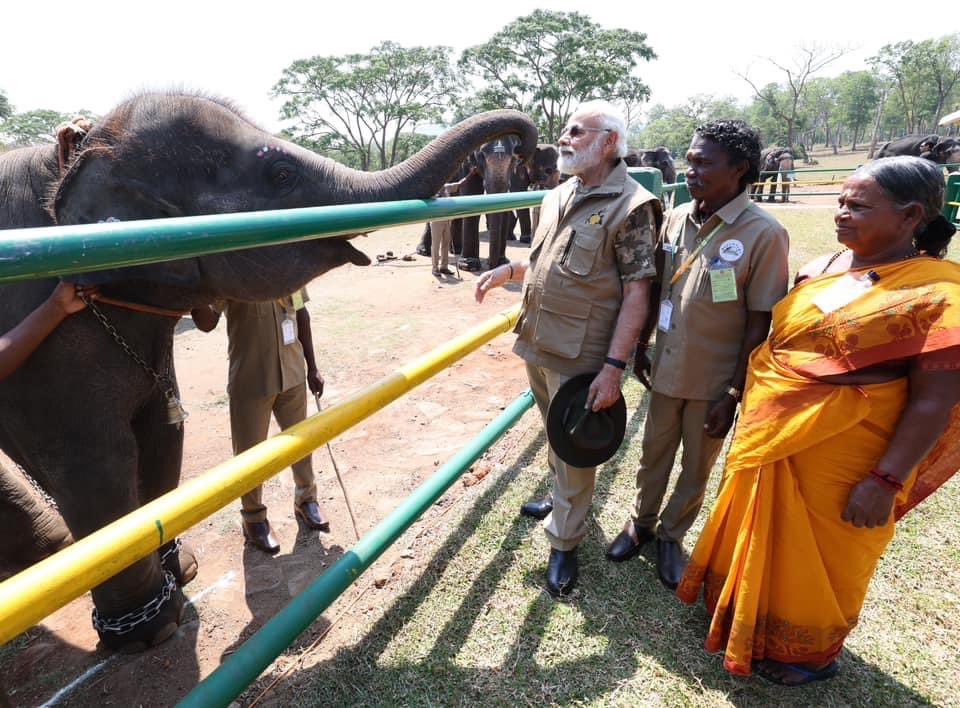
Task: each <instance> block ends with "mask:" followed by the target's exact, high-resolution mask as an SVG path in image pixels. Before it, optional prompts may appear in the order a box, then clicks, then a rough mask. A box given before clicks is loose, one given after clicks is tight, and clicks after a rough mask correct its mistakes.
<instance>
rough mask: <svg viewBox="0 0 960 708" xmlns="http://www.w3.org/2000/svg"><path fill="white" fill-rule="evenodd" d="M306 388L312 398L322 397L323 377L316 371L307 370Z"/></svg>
mask: <svg viewBox="0 0 960 708" xmlns="http://www.w3.org/2000/svg"><path fill="white" fill-rule="evenodd" d="M307 388H309V389H310V393H312V394H313V395H314V396H317V397H320V396H322V395H323V377H322V376H321V375H320V372H319V371H317V370H316V369H307Z"/></svg>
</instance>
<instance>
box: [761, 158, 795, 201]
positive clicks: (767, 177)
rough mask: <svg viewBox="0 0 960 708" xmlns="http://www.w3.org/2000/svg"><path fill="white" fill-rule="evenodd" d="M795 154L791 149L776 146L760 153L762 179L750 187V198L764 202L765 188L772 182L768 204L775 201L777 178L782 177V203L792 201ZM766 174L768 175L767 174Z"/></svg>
mask: <svg viewBox="0 0 960 708" xmlns="http://www.w3.org/2000/svg"><path fill="white" fill-rule="evenodd" d="M793 169H794V164H793V152H792V151H791V150H790V148H785V147H778V146H776V145H774V146H772V147H768V148H766V149H765V150H763V152H761V153H760V178H759V179H758V180H757V183H756V184H754V185H752V186H751V187H750V196H751V197H753V198H754V199H755V200H756V201H758V202H762V201H763V188H764V186H765V185H766V183H767V182H768V181H770V196H769V197H767V201H768V202H772V201H774V194H775V192H776V191H777V176H778V175H779V177H780V188H781V191H782V194H781V197H780V201H781V202H787V201H789V200H790V183H791V182H792V181H793ZM765 173H766V174H765Z"/></svg>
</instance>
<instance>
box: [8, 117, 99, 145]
mask: <svg viewBox="0 0 960 708" xmlns="http://www.w3.org/2000/svg"><path fill="white" fill-rule="evenodd" d="M84 114H85V113H84ZM74 115H75V114H73V113H58V112H57V111H50V110H45V109H38V110H35V111H26V112H24V113H14V114H12V115H10V116H9V117H8V118H7V119H6V120H4V121H3V122H2V123H0V135H2V136H3V137H4V138H5V140H4V142H7V143H8V144H10V145H12V146H14V147H24V146H27V145H43V144H44V143H52V142H53V141H54V140H55V138H54V130H55V129H56V127H57V126H58V125H60V124H61V123H63V122H65V121H69V120H70V119H71V118H73V116H74ZM85 115H86V114H85Z"/></svg>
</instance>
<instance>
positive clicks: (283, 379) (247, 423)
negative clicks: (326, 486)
mask: <svg viewBox="0 0 960 708" xmlns="http://www.w3.org/2000/svg"><path fill="white" fill-rule="evenodd" d="M308 300H309V297H308V296H307V291H306V289H302V290H300V291H299V292H297V293H294V294H293V295H290V296H287V297H284V298H280V299H278V300H272V301H270V302H260V303H249V302H237V301H233V300H228V301H226V302H225V303H224V304H219V303H218V305H217V306H214V307H204V308H198V309H195V310H193V312H192V313H191V314H192V315H193V320H194V322H195V323H196V325H197V327H198V329H200V330H202V331H204V332H209V331H210V330H212V329H213V328H214V327H216V326H217V322H218V321H219V319H220V312H221V311H222V312H223V313H224V314H225V315H226V317H227V339H228V351H229V359H230V374H229V379H228V383H227V393H228V394H229V396H230V433H231V438H232V440H233V453H234V454H235V455H239V454H240V453H241V452H243V451H245V450H247V449H249V448H251V447H253V446H254V445H256V444H258V443H261V442H263V441H264V440H266V439H267V431H268V429H269V427H270V414H271V413H272V414H273V416H274V417H275V418H276V420H277V423H278V424H279V425H280V428H281V429H283V430H285V429H286V428H289V427H290V426H291V425H295V424H296V423H299V422H300V421H302V420H303V419H304V418H306V416H307V387H309V388H310V391H311V392H313V393H314V395H316V396H320V395H322V394H323V377H322V376H321V375H320V373H319V371H318V370H317V362H316V358H315V356H314V351H313V338H312V335H311V331H310V314H309V312H308V311H307V308H306V303H307V301H308ZM304 365H306V368H304ZM293 479H294V482H295V484H296V492H295V497H294V512H295V514H296V515H297V516H298V517H300V518H301V519H302V520H303V522H304V523H305V524H306V525H307V526H308V527H309V528H312V529H320V530H322V531H328V530H329V529H330V523H329V521H328V520H327V519H326V517H325V516H324V514H323V510H322V509H321V508H320V505H319V504H318V503H317V486H316V483H315V482H314V474H313V462H312V457H311V455H307V456H306V457H304V458H303V459H302V460H299V461H298V462H295V463H294V464H293ZM262 492H263V489H262V486H258V487H256V488H255V489H252V490H251V491H249V492H247V493H246V494H244V495H243V496H242V497H241V507H242V510H241V514H242V516H243V534H244V537H245V538H246V539H247V541H249V542H250V543H251V544H253V545H254V546H255V547H257V548H259V549H261V550H263V551H266V552H267V553H270V554H273V553H277V552H278V551H279V550H280V544H279V542H278V541H277V539H276V537H275V536H274V534H273V530H272V529H271V527H270V522H269V520H268V519H267V507H266V506H265V505H264V504H263V499H262Z"/></svg>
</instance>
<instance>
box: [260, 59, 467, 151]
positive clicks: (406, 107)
mask: <svg viewBox="0 0 960 708" xmlns="http://www.w3.org/2000/svg"><path fill="white" fill-rule="evenodd" d="M450 54H451V50H450V49H449V48H448V47H402V46H400V45H399V44H396V43H394V42H383V43H382V44H379V45H377V46H376V47H374V48H373V49H371V50H370V51H369V52H367V53H365V54H347V55H344V56H330V57H322V56H315V57H312V58H310V59H300V60H298V61H295V62H294V63H293V64H291V65H290V66H289V67H287V68H286V69H284V70H283V75H282V77H281V79H280V80H279V81H278V82H277V83H276V85H275V86H274V87H273V94H274V95H275V96H278V97H281V98H284V99H285V102H284V104H283V107H282V110H281V115H282V117H283V118H289V119H292V120H293V121H294V126H293V128H292V129H291V130H290V131H289V132H290V135H291V137H292V138H293V139H294V140H297V141H298V142H301V143H302V144H304V145H306V146H307V147H310V148H311V149H315V150H318V151H320V152H323V153H324V154H330V153H331V152H332V153H334V154H336V155H337V157H338V158H340V159H341V161H343V162H346V163H348V164H353V165H355V166H357V167H359V168H360V169H364V170H369V169H373V168H379V169H384V168H386V167H389V166H390V165H392V164H394V163H395V162H396V161H397V160H398V155H399V154H400V153H401V152H402V150H403V149H404V145H406V144H408V143H409V141H406V142H405V141H404V139H401V136H402V134H403V133H405V132H406V133H409V132H411V131H413V130H414V128H416V126H417V125H419V124H422V123H425V122H436V121H439V120H441V118H442V114H443V109H444V108H445V107H446V106H447V105H448V103H449V101H450V100H451V99H452V97H453V96H454V95H455V93H456V89H457V87H458V83H457V80H456V75H455V74H454V71H453V67H452V66H451V61H450Z"/></svg>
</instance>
